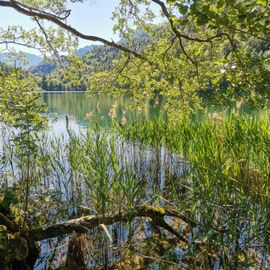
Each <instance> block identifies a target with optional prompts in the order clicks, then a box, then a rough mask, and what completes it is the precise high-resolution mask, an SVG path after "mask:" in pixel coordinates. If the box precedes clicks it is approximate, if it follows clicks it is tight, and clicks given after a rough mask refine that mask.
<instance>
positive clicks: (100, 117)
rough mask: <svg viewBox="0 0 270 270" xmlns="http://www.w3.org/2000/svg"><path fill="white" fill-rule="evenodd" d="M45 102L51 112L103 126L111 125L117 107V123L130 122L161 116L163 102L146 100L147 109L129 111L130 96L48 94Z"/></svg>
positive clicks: (44, 99) (44, 96) (156, 99)
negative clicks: (112, 114)
mask: <svg viewBox="0 0 270 270" xmlns="http://www.w3.org/2000/svg"><path fill="white" fill-rule="evenodd" d="M43 101H44V102H45V103H46V104H47V106H48V110H49V112H55V113H58V114H64V115H68V116H73V117H74V118H75V119H76V120H77V121H85V122H87V121H89V120H90V121H95V122H97V123H99V124H100V125H101V126H110V125H111V115H110V111H111V109H112V107H113V106H115V108H114V110H115V118H116V120H117V121H119V122H120V121H121V120H123V119H124V120H123V121H125V122H126V121H130V120H135V119H140V118H145V119H152V118H154V117H157V116H158V115H159V114H160V108H161V107H162V100H159V101H158V98H155V99H154V100H146V101H145V106H144V107H145V108H143V109H129V107H130V98H129V97H128V96H124V97H119V98H113V97H111V96H109V95H106V96H100V95H93V96H91V97H88V96H86V94H85V93H46V94H44V95H43Z"/></svg>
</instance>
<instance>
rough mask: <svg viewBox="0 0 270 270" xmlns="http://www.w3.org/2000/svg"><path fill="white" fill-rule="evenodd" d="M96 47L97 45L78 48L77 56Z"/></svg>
mask: <svg viewBox="0 0 270 270" xmlns="http://www.w3.org/2000/svg"><path fill="white" fill-rule="evenodd" d="M96 47H97V45H90V46H85V47H83V48H80V49H78V50H77V51H76V52H75V55H77V56H83V55H85V54H87V53H88V52H90V51H92V50H94V49H95V48H96Z"/></svg>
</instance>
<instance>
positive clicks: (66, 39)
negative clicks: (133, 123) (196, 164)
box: [0, 0, 270, 119]
mask: <svg viewBox="0 0 270 270" xmlns="http://www.w3.org/2000/svg"><path fill="white" fill-rule="evenodd" d="M68 2H69V1H63V0H57V1H27V0H24V1H11V0H10V1H0V8H1V7H7V8H12V9H14V10H16V11H18V12H20V13H22V14H24V15H26V16H30V17H32V18H33V19H34V20H35V21H36V22H37V26H38V28H39V30H38V31H37V30H35V31H34V30H32V31H25V30H24V29H22V28H21V27H13V28H9V29H8V30H6V31H3V30H2V32H1V33H0V40H1V41H2V42H7V43H8V42H18V43H21V44H24V43H25V44H27V46H33V47H37V46H40V47H42V48H44V49H47V50H49V51H51V52H52V54H53V55H54V56H55V57H56V58H57V57H58V58H59V54H60V52H63V51H68V52H71V48H74V46H75V45H76V42H77V38H82V39H85V40H90V41H98V42H101V43H103V44H104V45H107V46H111V47H115V48H117V49H118V50H120V51H121V59H118V60H116V61H115V62H114V65H113V67H111V68H110V70H101V71H100V70H99V72H95V73H94V72H93V73H91V74H90V80H89V81H90V85H89V89H90V91H96V90H102V91H103V92H112V91H114V93H115V94H122V93H126V92H129V93H131V94H132V96H133V98H134V101H136V102H140V101H141V100H143V99H144V98H145V97H149V96H150V97H151V96H153V95H155V94H156V93H160V94H161V95H163V96H165V97H166V100H167V109H168V110H169V111H170V112H171V116H172V117H173V118H175V119H177V118H179V116H180V117H183V116H185V115H187V114H186V112H188V111H189V112H191V111H192V108H193V104H197V105H199V106H201V105H203V102H202V98H201V95H200V94H201V93H205V94H209V93H210V94H211V95H210V96H211V97H212V98H214V100H215V101H216V102H220V103H225V102H230V101H232V100H236V99H246V100H248V101H251V102H252V103H254V104H262V103H263V102H264V101H265V100H266V98H268V95H269V94H268V93H269V78H270V76H269V72H270V70H269V50H268V48H269V32H270V31H269V30H270V29H269V28H270V23H269V17H270V5H269V3H268V1H265V0H264V1H258V0H241V1H240V0H230V1H225V0H202V1H196V0H195V1H189V0H168V1H161V0H121V1H119V5H118V7H117V8H116V10H115V12H114V14H113V15H114V19H115V26H114V30H115V31H116V32H118V33H120V35H121V36H122V37H123V39H122V41H121V42H118V43H115V42H113V41H108V40H105V39H103V38H101V37H96V36H92V35H86V34H83V33H81V32H79V31H77V30H76V29H75V28H73V27H72V26H70V25H68V24H66V23H65V19H66V18H67V17H68V16H69V15H70V13H71V12H72V11H70V10H68V9H67V7H66V6H67V4H68ZM71 2H82V1H71ZM154 5H155V6H157V7H158V8H159V10H160V13H161V15H160V16H159V15H157V14H155V12H153V10H154V9H153V6H154ZM44 21H49V22H51V23H53V24H54V25H56V26H57V27H59V28H52V27H50V28H45V24H44V23H43V22H44ZM138 30H141V31H143V32H145V33H146V36H147V43H146V44H145V46H139V48H138V46H135V43H134V40H135V38H134V35H135V33H136V31H138ZM19 34H20V35H19ZM18 36H19V39H17V37H18ZM252 44H253V45H254V44H256V45H254V46H255V47H257V48H258V47H259V48H260V47H261V48H265V49H264V50H263V51H261V52H260V53H258V51H257V50H256V49H254V46H252ZM56 48H57V49H56ZM77 68H78V69H82V66H78V67H77ZM75 79H77V80H80V79H81V78H80V76H78V77H77V78H75ZM208 96H209V95H208ZM191 105H192V106H191ZM179 111H183V112H184V113H183V114H179Z"/></svg>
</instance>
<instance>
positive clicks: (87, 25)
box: [0, 0, 118, 52]
mask: <svg viewBox="0 0 270 270" xmlns="http://www.w3.org/2000/svg"><path fill="white" fill-rule="evenodd" d="M117 3H118V1H117V0H88V1H86V2H85V3H83V4H82V3H76V4H72V5H71V8H72V13H71V15H70V17H69V18H68V23H69V24H71V25H73V26H74V27H75V28H77V29H78V30H79V31H81V32H83V33H86V34H90V35H97V36H101V37H103V38H106V39H109V40H111V39H114V40H117V39H118V38H117V36H113V31H112V27H113V21H112V20H111V17H112V12H113V10H114V8H115V6H116V5H117ZM0 18H1V19H0V27H2V28H5V27H7V26H9V25H22V26H23V27H25V28H26V29H30V28H33V27H34V26H35V23H34V22H32V21H31V19H30V18H27V17H26V16H24V15H21V14H19V13H18V12H15V11H13V10H11V9H10V8H4V7H0ZM89 44H91V43H90V42H89V41H84V40H80V47H84V46H87V45H89ZM20 48H21V50H23V51H25V52H34V51H33V50H31V49H27V48H22V47H20ZM0 49H1V47H0Z"/></svg>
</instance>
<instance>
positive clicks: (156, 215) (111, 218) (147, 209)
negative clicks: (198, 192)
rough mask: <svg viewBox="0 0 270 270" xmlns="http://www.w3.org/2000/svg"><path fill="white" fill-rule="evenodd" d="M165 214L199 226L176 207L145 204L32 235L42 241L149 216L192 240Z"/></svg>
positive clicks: (34, 231)
mask: <svg viewBox="0 0 270 270" xmlns="http://www.w3.org/2000/svg"><path fill="white" fill-rule="evenodd" d="M165 216H170V217H177V218H179V219H181V220H183V221H184V222H185V223H188V224H190V225H191V226H197V224H196V223H194V222H193V221H191V220H190V219H189V218H187V217H186V216H185V215H183V214H181V213H179V212H178V211H177V210H176V209H171V208H159V207H152V206H149V205H145V206H142V207H138V208H135V209H134V210H131V211H128V212H125V213H118V214H115V215H107V216H104V215H102V216H83V217H80V218H77V219H72V220H68V221H66V222H63V223H60V224H54V225H49V226H47V227H38V228H34V229H32V230H31V231H30V237H31V238H32V239H33V240H35V241H40V240H43V239H47V238H53V237H57V236H62V235H65V234H70V233H73V232H76V233H86V232H88V231H89V230H90V229H93V228H95V227H98V226H99V225H100V224H104V225H111V224H113V223H115V222H119V221H121V222H129V221H131V220H132V219H134V218H136V217H148V218H151V219H152V220H153V222H155V221H157V223H158V224H157V225H159V226H160V227H163V228H164V229H166V230H167V231H169V232H170V233H172V234H174V235H176V236H177V237H178V238H179V239H180V240H182V241H185V242H190V241H189V240H187V239H185V238H184V237H182V236H181V235H180V233H178V232H176V231H175V230H174V229H173V228H172V227H171V226H170V225H169V224H168V223H166V222H165V221H164V219H163V218H164V217H165Z"/></svg>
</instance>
